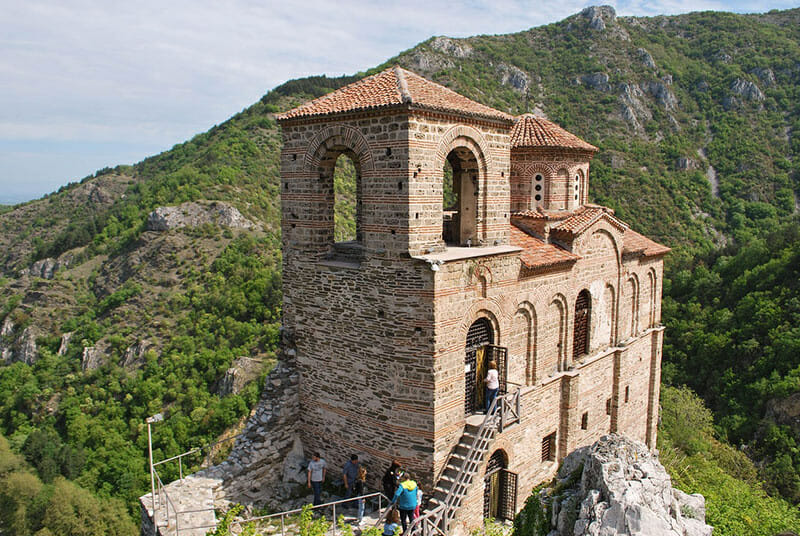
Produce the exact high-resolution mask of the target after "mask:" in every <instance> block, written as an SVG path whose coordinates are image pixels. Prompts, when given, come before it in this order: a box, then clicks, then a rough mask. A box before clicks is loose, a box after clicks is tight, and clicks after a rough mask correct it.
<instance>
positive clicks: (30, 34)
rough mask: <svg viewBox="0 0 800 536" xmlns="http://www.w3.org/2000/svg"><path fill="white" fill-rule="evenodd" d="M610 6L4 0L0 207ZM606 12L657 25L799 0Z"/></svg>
mask: <svg viewBox="0 0 800 536" xmlns="http://www.w3.org/2000/svg"><path fill="white" fill-rule="evenodd" d="M600 3H603V2H600V1H595V2H584V1H579V0H561V1H559V2H545V1H543V0H537V1H517V0H459V1H439V0H403V1H402V2H400V1H397V2H384V1H375V0H374V1H367V0H304V1H302V2H296V1H293V0H283V1H272V0H261V1H257V0H168V1H164V0H137V1H135V2H122V1H120V0H110V1H108V0H107V1H99V0H94V1H89V0H0V203H16V202H22V201H26V200H30V199H35V198H38V197H41V196H42V195H44V194H46V193H49V192H51V191H53V190H56V189H58V188H59V187H60V186H62V185H64V184H66V183H68V182H71V181H75V180H79V179H80V178H82V177H85V176H86V175H89V174H91V173H94V171H96V170H97V169H100V168H103V167H106V166H110V167H113V166H115V165H117V164H132V163H135V162H138V161H140V160H142V159H143V158H145V157H147V156H150V155H153V154H156V153H159V152H161V151H164V150H166V149H169V148H170V147H172V146H173V145H175V144H176V143H181V142H183V141H185V140H187V139H189V138H191V137H192V136H193V135H195V134H198V133H200V132H204V131H206V130H208V129H209V128H210V127H211V126H213V125H215V124H218V123H221V122H223V121H225V120H226V119H227V118H229V117H230V116H232V115H233V114H235V113H237V112H239V111H241V110H242V109H244V108H246V107H248V106H249V105H251V104H252V103H254V102H255V101H257V100H258V99H259V98H261V96H262V95H264V94H265V93H266V92H267V91H269V90H270V89H272V88H273V87H275V86H277V85H279V84H281V83H283V82H285V81H286V80H290V79H292V78H298V77H302V76H308V75H315V74H323V73H324V74H327V75H330V76H338V75H341V74H353V73H355V72H358V71H363V70H366V69H368V68H370V67H373V66H375V65H378V64H380V63H382V62H384V61H385V60H387V59H388V58H390V57H392V56H394V55H396V54H398V53H399V52H401V51H403V50H406V49H409V48H411V47H413V46H414V45H416V44H417V43H419V42H421V41H424V40H426V39H428V38H429V37H431V36H434V35H447V36H450V37H467V36H470V35H477V34H501V33H510V32H518V31H522V30H526V29H528V28H530V27H533V26H539V25H542V24H547V23H550V22H555V21H558V20H561V19H564V18H566V17H568V16H570V15H572V14H574V13H577V12H579V11H580V10H581V9H583V8H584V7H586V6H588V5H597V4H600ZM606 3H608V4H609V5H612V6H614V8H615V9H616V11H617V14H618V15H641V16H651V15H658V14H667V15H672V14H678V13H686V12H689V11H699V10H708V9H713V10H724V11H735V12H740V13H743V12H764V11H769V10H770V9H788V8H791V7H797V5H798V0H792V1H787V0H751V1H747V2H745V1H736V2H721V1H716V0H654V1H652V2H650V1H644V0H631V1H627V0H626V1H621V2H606Z"/></svg>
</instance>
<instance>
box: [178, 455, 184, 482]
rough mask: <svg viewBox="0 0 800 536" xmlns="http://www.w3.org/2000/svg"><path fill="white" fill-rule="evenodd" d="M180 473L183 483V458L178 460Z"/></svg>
mask: <svg viewBox="0 0 800 536" xmlns="http://www.w3.org/2000/svg"><path fill="white" fill-rule="evenodd" d="M178 473H179V474H180V477H181V482H183V458H178Z"/></svg>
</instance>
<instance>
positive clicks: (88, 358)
mask: <svg viewBox="0 0 800 536" xmlns="http://www.w3.org/2000/svg"><path fill="white" fill-rule="evenodd" d="M102 364H103V353H102V352H101V351H100V350H98V349H97V348H95V347H94V346H85V347H84V348H83V355H82V356H81V370H82V371H84V372H86V371H87V370H94V369H96V368H99V367H100V365H102Z"/></svg>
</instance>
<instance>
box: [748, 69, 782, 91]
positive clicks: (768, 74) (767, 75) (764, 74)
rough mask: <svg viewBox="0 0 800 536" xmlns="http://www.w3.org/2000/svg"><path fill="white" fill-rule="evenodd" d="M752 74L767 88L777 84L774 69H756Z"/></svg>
mask: <svg viewBox="0 0 800 536" xmlns="http://www.w3.org/2000/svg"><path fill="white" fill-rule="evenodd" d="M750 72H751V73H753V74H754V75H756V76H757V77H758V79H759V81H760V82H761V83H762V84H764V86H765V87H772V86H774V85H775V83H776V81H775V73H773V72H772V69H770V68H768V67H756V68H755V69H753V70H752V71H750Z"/></svg>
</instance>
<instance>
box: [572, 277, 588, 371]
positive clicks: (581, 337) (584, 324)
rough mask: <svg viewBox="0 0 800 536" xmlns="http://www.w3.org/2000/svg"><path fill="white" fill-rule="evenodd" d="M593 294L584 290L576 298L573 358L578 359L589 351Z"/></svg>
mask: <svg viewBox="0 0 800 536" xmlns="http://www.w3.org/2000/svg"><path fill="white" fill-rule="evenodd" d="M590 313H591V296H590V295H589V291H588V290H585V289H584V290H582V291H581V293H580V294H578V299H577V300H575V332H574V335H573V339H572V341H573V344H572V358H573V359H577V358H579V357H580V356H582V355H584V354H588V353H589V319H590V318H591V314H590Z"/></svg>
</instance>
